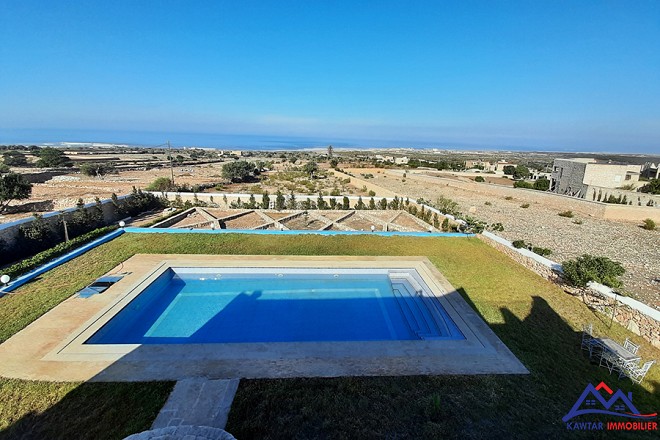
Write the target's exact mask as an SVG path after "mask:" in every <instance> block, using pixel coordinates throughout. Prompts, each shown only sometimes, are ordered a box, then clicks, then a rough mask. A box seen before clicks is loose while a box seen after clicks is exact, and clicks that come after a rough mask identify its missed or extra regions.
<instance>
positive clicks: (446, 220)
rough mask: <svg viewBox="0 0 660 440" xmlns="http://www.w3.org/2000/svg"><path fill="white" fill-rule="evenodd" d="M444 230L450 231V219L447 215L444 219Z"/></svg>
mask: <svg viewBox="0 0 660 440" xmlns="http://www.w3.org/2000/svg"><path fill="white" fill-rule="evenodd" d="M442 230H443V231H444V232H447V231H449V219H448V218H447V217H445V219H444V220H443V221H442Z"/></svg>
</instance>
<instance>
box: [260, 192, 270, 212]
mask: <svg viewBox="0 0 660 440" xmlns="http://www.w3.org/2000/svg"><path fill="white" fill-rule="evenodd" d="M261 207H262V208H263V209H268V208H270V197H268V191H264V194H263V195H262V196H261Z"/></svg>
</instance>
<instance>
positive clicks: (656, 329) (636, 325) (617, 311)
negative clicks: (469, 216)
mask: <svg viewBox="0 0 660 440" xmlns="http://www.w3.org/2000/svg"><path fill="white" fill-rule="evenodd" d="M478 237H479V238H481V239H482V240H483V241H484V242H486V243H488V244H489V245H491V246H492V247H494V248H495V249H497V250H499V251H500V252H502V253H504V254H506V255H508V256H509V257H511V258H512V259H514V260H515V261H516V262H518V263H520V264H522V265H523V266H525V267H527V268H528V269H530V270H532V271H534V272H536V273H537V274H539V275H540V276H542V277H543V278H545V279H547V280H550V281H552V282H554V283H557V284H559V285H560V286H561V287H562V288H563V289H564V290H565V291H567V292H569V293H571V294H572V295H576V296H577V295H579V296H581V298H582V300H583V301H584V303H585V304H587V305H588V306H589V307H590V308H592V309H594V310H597V311H599V312H601V313H603V314H605V315H607V316H608V317H609V318H612V315H614V316H613V320H614V321H616V322H618V323H619V324H621V325H622V326H624V327H626V328H627V329H628V330H630V331H632V332H633V333H635V334H637V335H639V336H641V337H643V338H644V339H646V340H647V341H649V342H651V344H653V345H654V346H655V347H657V348H660V311H658V310H655V309H653V308H651V307H649V306H647V305H646V304H644V303H641V302H639V301H637V300H635V299H632V298H628V297H622V296H619V295H617V294H616V293H614V292H613V291H612V289H610V288H609V287H607V286H603V285H601V284H597V283H590V284H589V286H588V287H587V288H586V289H575V288H573V287H570V286H568V285H566V282H565V280H564V278H563V276H562V270H561V265H560V264H559V263H556V262H554V261H551V260H548V259H547V258H544V257H541V256H540V255H536V254H534V253H533V252H530V251H528V250H527V249H516V248H514V247H513V246H512V245H511V243H510V242H508V241H507V240H504V239H503V238H501V237H498V236H497V235H495V234H492V233H490V232H484V233H483V234H481V235H478Z"/></svg>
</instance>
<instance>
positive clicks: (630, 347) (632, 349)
mask: <svg viewBox="0 0 660 440" xmlns="http://www.w3.org/2000/svg"><path fill="white" fill-rule="evenodd" d="M623 348H625V349H626V350H628V351H629V352H631V353H632V354H637V350H639V345H637V344H633V343H632V341H631V340H630V339H628V338H626V340H625V341H623Z"/></svg>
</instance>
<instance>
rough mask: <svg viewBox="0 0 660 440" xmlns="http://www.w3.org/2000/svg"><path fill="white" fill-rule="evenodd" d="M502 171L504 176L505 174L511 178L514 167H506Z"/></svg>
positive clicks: (514, 170)
mask: <svg viewBox="0 0 660 440" xmlns="http://www.w3.org/2000/svg"><path fill="white" fill-rule="evenodd" d="M503 171H504V174H506V175H507V176H513V173H515V172H516V167H514V166H513V165H506V166H505V167H504V169H503Z"/></svg>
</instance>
